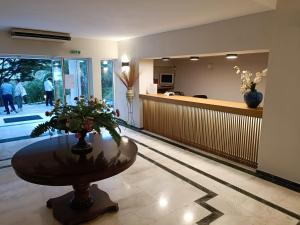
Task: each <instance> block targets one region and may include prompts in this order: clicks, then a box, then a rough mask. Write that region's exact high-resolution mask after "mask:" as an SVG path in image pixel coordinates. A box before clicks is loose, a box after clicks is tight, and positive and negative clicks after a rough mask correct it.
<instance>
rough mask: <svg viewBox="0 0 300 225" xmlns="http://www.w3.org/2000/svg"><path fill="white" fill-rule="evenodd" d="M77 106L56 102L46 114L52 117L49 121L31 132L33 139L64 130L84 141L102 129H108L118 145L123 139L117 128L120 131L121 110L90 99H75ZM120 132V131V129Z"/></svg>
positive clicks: (95, 99)
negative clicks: (53, 131) (47, 132)
mask: <svg viewBox="0 0 300 225" xmlns="http://www.w3.org/2000/svg"><path fill="white" fill-rule="evenodd" d="M74 100H75V101H76V105H74V106H73V105H62V104H61V102H60V100H56V102H55V105H54V108H53V110H52V111H50V112H46V113H45V114H46V116H49V117H51V118H50V120H49V121H47V122H45V123H42V124H39V125H38V126H37V127H35V128H34V130H33V131H32V132H31V137H38V136H40V135H41V134H43V133H44V132H46V131H48V130H49V131H51V130H55V129H57V130H63V131H65V133H69V132H71V133H75V134H76V135H75V136H76V138H78V139H79V140H84V137H85V135H86V134H87V133H88V132H91V131H96V132H98V133H100V128H101V127H104V128H106V129H107V130H108V131H109V133H110V134H111V136H112V138H113V139H114V140H115V142H116V143H117V144H119V143H120V140H121V137H120V134H119V133H118V132H117V130H116V128H118V129H119V123H120V121H121V120H120V119H119V118H118V117H119V115H120V113H119V110H116V111H113V110H112V109H111V108H110V107H108V106H107V105H106V104H105V102H103V101H100V100H98V99H97V98H93V97H92V96H91V97H90V98H89V100H88V102H86V101H85V100H84V98H82V97H81V98H77V97H76V98H75V99H74ZM119 130H120V129H119Z"/></svg>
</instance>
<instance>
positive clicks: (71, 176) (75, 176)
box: [12, 134, 137, 225]
mask: <svg viewBox="0 0 300 225" xmlns="http://www.w3.org/2000/svg"><path fill="white" fill-rule="evenodd" d="M86 139H87V141H90V142H91V143H92V145H93V151H92V152H91V153H89V154H87V155H75V154H73V153H72V152H71V146H72V145H74V144H76V142H77V139H76V138H75V137H74V135H66V136H60V137H55V138H50V139H46V140H42V141H38V142H36V143H34V144H31V145H28V146H26V147H24V148H23V149H21V150H20V151H18V152H17V153H16V154H15V155H14V156H13V158H12V166H13V168H14V170H15V172H16V174H17V175H18V176H19V177H20V178H22V179H23V180H26V181H28V182H31V183H35V184H40V185H49V186H66V185H72V186H73V189H74V191H71V192H69V193H67V194H65V195H63V196H60V197H57V198H51V199H49V200H48V201H47V207H49V208H52V209H53V215H54V217H55V218H56V219H57V220H58V221H59V222H61V223H62V224H64V225H75V224H79V223H82V222H84V221H88V220H91V219H94V218H96V217H97V216H98V215H100V214H102V213H105V212H107V211H118V204H117V203H114V202H112V201H111V200H110V198H109V196H108V194H107V193H106V192H104V191H102V190H100V189H98V187H97V185H96V184H94V185H90V183H92V182H95V181H99V180H103V179H105V178H109V177H112V176H114V175H116V174H118V173H121V172H122V171H124V170H126V169H127V168H128V167H130V166H131V165H132V164H133V163H134V161H135V159H136V155H137V146H136V144H135V143H134V142H132V141H130V140H129V139H127V138H124V137H123V138H122V140H121V143H120V145H119V146H117V144H116V143H115V142H114V141H113V140H112V138H111V137H110V136H109V135H106V134H104V135H102V136H101V135H100V136H99V135H98V134H96V135H93V134H90V135H89V137H87V138H86Z"/></svg>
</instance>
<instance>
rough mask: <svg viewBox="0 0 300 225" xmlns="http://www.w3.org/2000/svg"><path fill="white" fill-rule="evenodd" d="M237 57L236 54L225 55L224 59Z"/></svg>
mask: <svg viewBox="0 0 300 225" xmlns="http://www.w3.org/2000/svg"><path fill="white" fill-rule="evenodd" d="M237 57H238V55H237V54H227V55H226V59H237Z"/></svg>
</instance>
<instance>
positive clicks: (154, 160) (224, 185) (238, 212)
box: [0, 129, 300, 225]
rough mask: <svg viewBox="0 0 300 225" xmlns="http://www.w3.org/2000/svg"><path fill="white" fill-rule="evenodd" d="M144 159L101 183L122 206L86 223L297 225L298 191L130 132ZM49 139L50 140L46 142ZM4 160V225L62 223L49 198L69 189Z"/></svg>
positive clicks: (9, 149)
mask: <svg viewBox="0 0 300 225" xmlns="http://www.w3.org/2000/svg"><path fill="white" fill-rule="evenodd" d="M123 135H126V136H128V137H130V138H132V139H134V140H136V141H137V143H138V149H139V156H138V157H137V161H136V162H135V164H134V165H133V166H132V167H130V168H129V169H128V170H126V171H125V172H123V173H122V174H119V175H117V176H115V177H112V178H110V179H107V180H103V181H100V182H98V186H99V187H100V188H102V189H103V190H105V191H106V192H108V193H109V195H110V197H111V198H112V199H113V200H114V201H117V202H118V203H119V207H120V210H119V212H118V213H109V214H105V215H104V216H101V217H99V218H97V219H95V220H93V221H91V222H89V223H87V224H93V225H94V224H95V225H96V224H99V225H112V224H113V225H127V224H128V225H135V224H137V225H152V224H153V225H167V224H168V225H169V224H170V225H171V224H172V225H174V224H175V225H176V224H178V225H180V224H212V225H242V224H243V225H269V224H272V225H273V224H275V225H276V224H277V225H288V224H291V225H296V224H298V223H299V218H300V215H299V214H300V194H299V193H297V192H294V191H291V190H288V189H286V188H283V187H281V186H278V185H276V184H272V183H270V182H267V181H264V180H261V179H260V178H257V177H255V176H252V175H250V174H247V173H244V172H242V171H239V170H236V169H233V168H231V167H229V166H226V165H223V164H220V163H218V162H215V161H212V160H210V159H207V158H204V157H202V156H199V155H196V154H194V153H191V152H187V151H184V150H182V149H181V148H179V147H176V146H174V145H171V144H168V143H165V142H163V141H160V140H158V139H155V138H152V137H149V136H147V135H145V134H143V133H140V132H136V131H133V130H130V129H123ZM43 138H48V137H42V138H40V139H43ZM36 140H37V139H27V140H25V141H24V140H21V141H17V142H7V143H5V145H3V143H2V144H1V147H0V148H1V151H0V158H2V159H5V158H6V157H10V156H11V155H12V154H13V153H14V152H16V151H17V150H18V149H20V148H21V147H23V146H25V145H27V144H30V143H31V142H33V141H36ZM9 164H10V163H9V160H3V161H0V168H2V169H0V218H1V220H0V221H1V222H0V224H1V225H2V224H4V225H11V224H22V225H34V224H41V225H43V224H58V223H57V222H56V221H55V220H54V219H53V217H52V212H51V210H50V209H47V208H46V206H45V202H46V200H47V199H48V198H51V197H55V196H59V195H62V194H64V193H65V192H67V191H68V190H70V187H47V186H39V185H34V184H30V183H27V182H25V181H22V180H21V179H20V178H18V177H17V176H16V175H15V174H14V171H13V169H12V168H11V167H6V166H7V165H9Z"/></svg>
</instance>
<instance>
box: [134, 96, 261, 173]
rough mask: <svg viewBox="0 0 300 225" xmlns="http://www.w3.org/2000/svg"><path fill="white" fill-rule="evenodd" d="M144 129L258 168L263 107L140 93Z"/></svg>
mask: <svg viewBox="0 0 300 225" xmlns="http://www.w3.org/2000/svg"><path fill="white" fill-rule="evenodd" d="M140 98H141V99H142V101H143V126H144V129H145V130H148V131H151V132H153V133H157V134H159V135H162V136H165V137H168V138H170V139H173V140H176V141H179V142H182V143H185V144H188V145H192V146H194V147H197V148H200V149H202V150H204V151H207V152H209V153H213V154H216V155H218V156H222V157H224V158H227V159H230V160H233V161H235V162H239V163H242V164H245V165H247V166H250V167H253V168H256V167H257V156H258V146H259V140H260V133H261V122H262V114H263V109H262V108H257V109H250V108H247V106H246V104H245V103H239V102H228V101H220V100H213V99H200V98H194V97H188V96H165V95H162V94H151V95H150V94H140Z"/></svg>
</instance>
